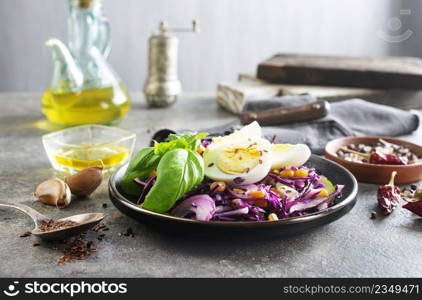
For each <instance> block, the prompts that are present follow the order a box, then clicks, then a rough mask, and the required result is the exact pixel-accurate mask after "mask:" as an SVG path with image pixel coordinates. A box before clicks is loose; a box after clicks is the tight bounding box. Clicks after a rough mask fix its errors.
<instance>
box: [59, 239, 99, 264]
mask: <svg viewBox="0 0 422 300" xmlns="http://www.w3.org/2000/svg"><path fill="white" fill-rule="evenodd" d="M92 244H93V242H92V241H88V242H86V241H85V235H81V236H79V237H77V238H75V239H73V240H72V242H71V243H70V244H69V246H68V247H67V248H66V249H65V251H64V252H63V256H61V257H60V258H59V259H58V261H57V263H58V264H59V265H63V264H64V263H66V262H74V261H75V260H84V259H85V258H87V257H88V256H90V255H91V253H92V252H95V251H96V250H97V249H96V248H92ZM94 249H95V250H94Z"/></svg>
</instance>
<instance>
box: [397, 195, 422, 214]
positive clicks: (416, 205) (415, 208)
mask: <svg viewBox="0 0 422 300" xmlns="http://www.w3.org/2000/svg"><path fill="white" fill-rule="evenodd" d="M402 207H403V208H406V209H408V210H410V211H411V212H412V213H414V214H417V215H418V216H420V217H422V199H419V200H415V201H409V202H407V203H406V204H405V205H403V206H402Z"/></svg>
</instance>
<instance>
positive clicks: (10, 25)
mask: <svg viewBox="0 0 422 300" xmlns="http://www.w3.org/2000/svg"><path fill="white" fill-rule="evenodd" d="M104 2H105V3H104V8H105V12H106V15H107V17H108V18H109V20H110V22H111V24H112V52H111V55H110V57H109V61H110V63H111V64H112V66H113V67H114V69H115V70H116V71H117V73H118V74H119V75H120V77H121V78H122V79H123V81H124V82H125V83H126V84H127V86H128V87H129V89H130V90H135V91H137V90H141V89H142V85H143V82H144V80H145V76H146V69H147V39H148V37H149V35H150V34H151V33H152V32H153V30H155V29H156V27H157V26H158V23H159V21H160V20H162V19H165V20H167V21H168V22H169V24H170V25H172V26H177V27H182V26H189V24H190V21H191V20H192V19H193V18H197V19H199V20H200V21H201V33H200V34H195V35H194V34H181V35H180V53H179V75H180V78H181V80H182V83H183V86H184V90H187V91H213V90H215V87H216V83H217V82H219V81H233V80H236V78H237V74H238V73H240V72H248V73H254V72H255V68H256V64H257V63H258V62H259V61H261V60H263V59H265V58H267V57H269V56H271V55H272V54H274V53H276V52H290V53H316V54H337V55H389V54H392V55H414V56H419V53H422V50H421V49H420V48H421V47H422V46H421V41H422V33H420V32H418V30H417V27H418V13H419V12H420V11H421V9H422V3H421V2H422V1H411V0H371V1H368V0H208V1H205V0H177V1H176V0H105V1H104ZM66 3H67V0H0V92H5V91H37V92H39V91H43V90H44V89H45V88H46V87H47V85H48V84H49V80H50V76H51V72H52V62H51V57H50V53H49V51H48V49H46V48H45V47H44V46H43V42H44V40H45V39H46V38H48V37H58V38H61V39H63V40H64V41H65V40H66V14H67V11H66ZM400 9H411V15H410V16H408V15H404V16H400ZM394 16H399V17H400V20H401V21H402V26H401V27H400V28H399V29H397V28H396V30H395V31H394V30H392V29H391V27H389V23H388V22H389V20H391V18H392V17H394ZM408 28H410V29H411V30H412V31H413V35H412V36H411V37H410V38H409V39H408V40H406V41H403V42H401V43H390V42H387V41H385V40H383V39H382V38H380V37H379V36H378V34H377V31H379V30H383V31H385V32H386V33H388V34H392V35H396V34H400V33H401V32H404V31H405V30H406V29H408Z"/></svg>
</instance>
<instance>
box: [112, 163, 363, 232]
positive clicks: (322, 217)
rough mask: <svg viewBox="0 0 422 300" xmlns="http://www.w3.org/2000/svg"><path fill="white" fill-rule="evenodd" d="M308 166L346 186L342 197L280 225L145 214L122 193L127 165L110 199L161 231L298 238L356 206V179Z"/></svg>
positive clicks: (330, 167)
mask: <svg viewBox="0 0 422 300" xmlns="http://www.w3.org/2000/svg"><path fill="white" fill-rule="evenodd" d="M306 166H308V167H312V168H315V169H316V170H317V172H318V173H320V174H324V175H325V176H327V177H328V179H330V180H331V181H332V182H333V183H336V184H343V185H345V187H344V189H343V193H342V197H341V198H339V199H336V203H335V205H333V206H332V207H330V208H328V209H326V210H324V211H321V212H318V213H314V214H311V215H308V216H305V217H294V218H288V219H283V220H277V221H263V222H251V221H249V222H246V221H242V222H225V221H209V222H205V221H196V220H191V219H185V218H179V217H173V216H170V215H166V214H159V213H155V212H152V211H148V210H145V209H143V208H141V207H139V206H137V205H136V204H134V202H135V201H136V198H134V197H130V196H128V195H125V194H124V193H123V192H122V191H121V190H120V189H119V180H120V178H121V177H122V175H123V173H124V171H125V169H126V167H127V165H123V166H122V167H120V168H119V169H117V171H116V172H115V173H114V174H113V175H112V176H111V177H110V180H109V195H110V199H111V201H112V202H113V204H114V205H115V206H116V207H117V208H118V209H119V210H120V211H121V212H122V213H124V214H126V215H128V216H130V217H132V218H134V219H135V220H138V221H139V222H143V223H149V224H153V225H155V226H159V227H160V228H161V229H167V230H176V231H182V232H187V231H197V232H198V231H199V232H204V233H205V232H210V231H212V232H216V233H224V234H225V233H229V232H243V233H257V232H259V233H260V234H261V233H263V234H267V233H271V234H273V233H274V234H282V235H294V234H299V233H303V232H306V231H308V230H310V229H312V228H315V227H317V226H321V225H324V224H327V223H330V222H333V221H335V220H337V219H339V218H341V217H342V216H344V215H345V214H346V213H348V212H349V211H350V210H351V209H352V208H353V206H354V205H355V203H356V199H357V198H356V195H357V191H358V185H357V182H356V179H355V177H354V176H353V175H352V173H350V172H349V171H348V170H347V169H345V168H343V167H342V166H340V165H338V164H336V163H334V162H332V161H329V160H326V159H324V158H321V157H319V156H316V155H312V156H311V158H310V160H309V161H308V162H307V163H306Z"/></svg>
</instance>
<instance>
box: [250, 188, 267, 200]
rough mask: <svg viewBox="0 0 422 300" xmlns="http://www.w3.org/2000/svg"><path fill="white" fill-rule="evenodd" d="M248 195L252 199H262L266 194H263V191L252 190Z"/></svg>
mask: <svg viewBox="0 0 422 300" xmlns="http://www.w3.org/2000/svg"><path fill="white" fill-rule="evenodd" d="M249 195H250V196H251V197H252V198H255V199H259V198H264V197H265V195H266V192H265V190H260V191H258V190H252V191H250V192H249Z"/></svg>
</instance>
